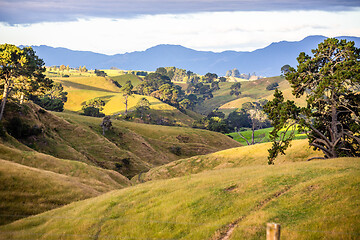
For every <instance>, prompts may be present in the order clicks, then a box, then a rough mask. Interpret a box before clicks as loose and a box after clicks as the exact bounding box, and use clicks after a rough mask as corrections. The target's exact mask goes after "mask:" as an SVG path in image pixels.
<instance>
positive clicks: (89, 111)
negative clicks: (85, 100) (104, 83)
mask: <svg viewBox="0 0 360 240" xmlns="http://www.w3.org/2000/svg"><path fill="white" fill-rule="evenodd" d="M83 110H84V113H83V115H85V116H91V117H105V114H103V113H101V112H100V110H99V109H98V108H96V107H86V108H83Z"/></svg>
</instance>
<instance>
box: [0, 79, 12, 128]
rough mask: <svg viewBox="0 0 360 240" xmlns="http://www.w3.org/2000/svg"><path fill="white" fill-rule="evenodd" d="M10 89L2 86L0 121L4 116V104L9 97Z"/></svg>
mask: <svg viewBox="0 0 360 240" xmlns="http://www.w3.org/2000/svg"><path fill="white" fill-rule="evenodd" d="M10 91H11V89H10V88H9V86H8V85H7V84H5V85H4V93H3V99H2V101H1V106H0V121H1V119H2V117H3V115H4V110H5V104H6V100H7V98H8V96H9V93H10Z"/></svg>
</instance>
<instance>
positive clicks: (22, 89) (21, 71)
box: [0, 44, 52, 120]
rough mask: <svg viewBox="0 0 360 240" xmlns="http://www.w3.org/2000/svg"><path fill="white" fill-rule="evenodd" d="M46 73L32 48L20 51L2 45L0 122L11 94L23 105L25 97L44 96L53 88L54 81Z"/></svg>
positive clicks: (14, 47)
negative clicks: (45, 92)
mask: <svg viewBox="0 0 360 240" xmlns="http://www.w3.org/2000/svg"><path fill="white" fill-rule="evenodd" d="M45 71H46V69H45V67H44V61H43V60H42V59H40V58H39V57H38V56H36V54H35V52H34V50H33V49H32V48H31V47H25V48H23V49H20V48H18V47H17V46H15V45H11V44H2V45H0V85H2V87H3V98H2V100H1V105H0V120H1V119H2V117H3V114H4V109H5V105H6V101H7V100H8V97H9V95H10V94H11V93H14V95H15V96H16V95H17V96H18V97H19V98H20V103H22V101H23V100H24V98H25V97H28V96H29V95H37V94H42V93H44V91H45V90H46V89H48V88H50V87H51V84H52V81H51V80H50V79H48V78H46V77H45V75H44V72H45Z"/></svg>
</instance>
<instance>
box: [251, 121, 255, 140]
mask: <svg viewBox="0 0 360 240" xmlns="http://www.w3.org/2000/svg"><path fill="white" fill-rule="evenodd" d="M251 131H252V133H251V145H254V144H255V124H254V122H253V123H252V126H251Z"/></svg>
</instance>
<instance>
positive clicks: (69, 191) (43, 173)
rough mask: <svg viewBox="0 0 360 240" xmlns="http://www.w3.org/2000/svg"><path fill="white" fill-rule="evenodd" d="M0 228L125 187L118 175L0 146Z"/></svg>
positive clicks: (72, 162)
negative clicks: (24, 218) (15, 221)
mask: <svg viewBox="0 0 360 240" xmlns="http://www.w3.org/2000/svg"><path fill="white" fill-rule="evenodd" d="M0 163H1V164H0V182H1V186H0V215H1V218H0V225H1V224H5V223H9V222H12V221H14V220H16V219H20V218H23V217H25V216H27V215H33V214H38V213H41V212H44V211H47V210H50V209H53V208H57V207H60V206H63V205H66V204H68V203H71V202H74V201H77V200H82V199H85V198H89V197H94V196H98V195H100V194H102V193H105V192H108V191H111V190H114V189H119V188H123V187H127V186H129V185H130V182H129V180H128V179H127V178H125V177H124V176H122V175H121V174H119V173H118V172H115V171H111V170H105V169H101V168H97V167H94V166H89V165H87V164H85V163H81V162H77V161H70V160H64V159H59V158H55V157H52V156H49V155H46V154H42V153H38V152H36V151H32V150H27V151H24V150H19V149H16V148H12V147H9V146H6V145H4V144H0Z"/></svg>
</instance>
